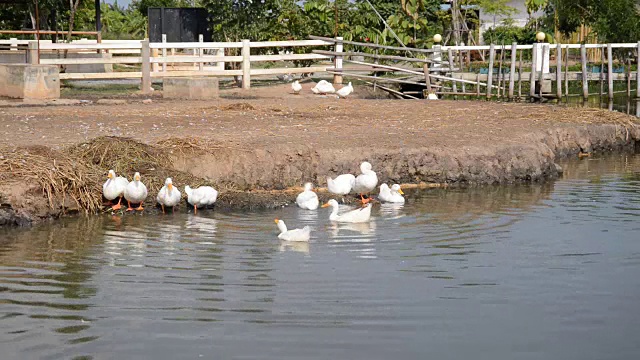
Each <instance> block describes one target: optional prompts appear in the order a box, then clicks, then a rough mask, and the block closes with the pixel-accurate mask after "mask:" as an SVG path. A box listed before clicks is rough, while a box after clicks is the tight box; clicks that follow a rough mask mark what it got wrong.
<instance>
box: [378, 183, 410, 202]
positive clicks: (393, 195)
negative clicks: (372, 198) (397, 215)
mask: <svg viewBox="0 0 640 360" xmlns="http://www.w3.org/2000/svg"><path fill="white" fill-rule="evenodd" d="M402 195H404V192H402V189H401V188H400V185H398V184H393V185H392V186H391V188H389V185H387V184H382V185H380V193H379V194H378V199H380V201H384V202H389V203H396V204H404V196H402Z"/></svg>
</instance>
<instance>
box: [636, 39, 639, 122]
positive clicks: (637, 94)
mask: <svg viewBox="0 0 640 360" xmlns="http://www.w3.org/2000/svg"><path fill="white" fill-rule="evenodd" d="M636 64H637V65H638V68H637V69H636V99H640V41H638V58H637V61H636ZM638 110H639V111H640V106H639V107H638Z"/></svg>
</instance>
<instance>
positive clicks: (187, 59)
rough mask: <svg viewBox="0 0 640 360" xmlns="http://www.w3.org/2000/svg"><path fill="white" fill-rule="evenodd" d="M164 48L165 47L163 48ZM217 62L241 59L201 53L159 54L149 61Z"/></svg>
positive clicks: (239, 58)
mask: <svg viewBox="0 0 640 360" xmlns="http://www.w3.org/2000/svg"><path fill="white" fill-rule="evenodd" d="M165 50H166V49H165ZM201 61H204V62H218V61H227V62H240V61H242V56H216V55H203V56H202V57H200V56H191V55H175V56H159V57H157V58H153V59H151V63H152V64H153V63H161V64H164V63H168V62H170V63H197V62H201Z"/></svg>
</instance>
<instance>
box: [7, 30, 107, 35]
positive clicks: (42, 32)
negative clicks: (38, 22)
mask: <svg viewBox="0 0 640 360" xmlns="http://www.w3.org/2000/svg"><path fill="white" fill-rule="evenodd" d="M68 33H69V32H68V31H64V32H63V31H54V30H38V31H36V30H0V34H23V35H36V34H40V35H66V34H68ZM71 35H98V32H97V31H72V32H71Z"/></svg>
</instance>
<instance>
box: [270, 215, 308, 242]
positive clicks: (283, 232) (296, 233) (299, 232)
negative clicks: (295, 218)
mask: <svg viewBox="0 0 640 360" xmlns="http://www.w3.org/2000/svg"><path fill="white" fill-rule="evenodd" d="M275 222H276V224H278V229H279V230H280V235H278V239H280V240H284V241H309V238H310V237H311V228H310V227H309V226H305V227H303V228H302V229H293V230H287V225H285V224H284V221H282V220H278V219H275Z"/></svg>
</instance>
